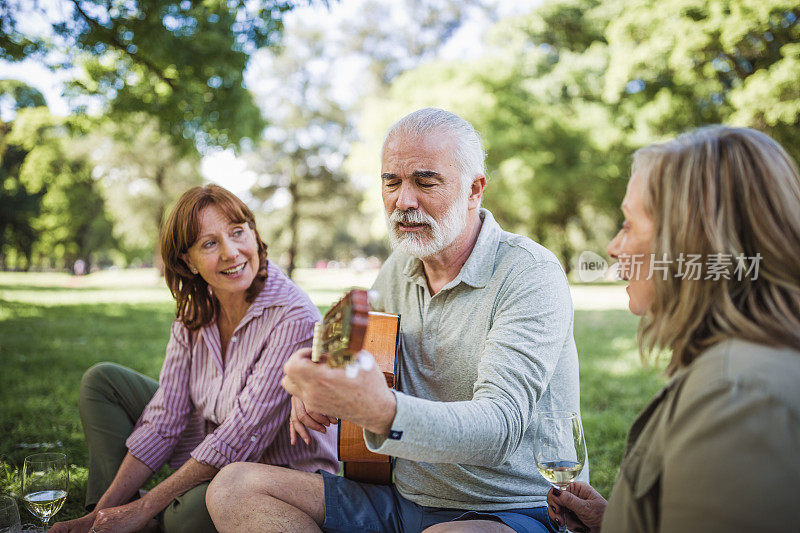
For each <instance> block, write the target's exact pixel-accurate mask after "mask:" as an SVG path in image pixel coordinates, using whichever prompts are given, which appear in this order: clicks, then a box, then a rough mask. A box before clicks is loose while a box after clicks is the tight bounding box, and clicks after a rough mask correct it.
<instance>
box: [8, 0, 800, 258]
mask: <svg viewBox="0 0 800 533" xmlns="http://www.w3.org/2000/svg"><path fill="white" fill-rule="evenodd" d="M59 6H60V7H58V8H57V9H56V8H53V7H52V6H47V5H45V6H44V7H41V6H39V4H36V5H29V2H24V1H22V0H12V1H10V2H6V3H4V4H3V5H2V6H0V25H2V29H3V32H2V38H0V58H2V59H5V60H6V61H23V60H26V59H28V60H30V59H31V58H34V59H37V60H38V61H40V62H41V63H44V64H47V65H49V66H51V67H52V68H54V69H55V70H56V72H60V73H62V74H61V75H62V76H66V79H67V83H66V84H65V92H64V94H65V97H66V99H67V101H68V102H69V106H70V107H69V113H68V116H66V117H62V116H53V115H52V114H51V113H50V112H48V111H47V110H46V108H44V107H43V104H44V100H43V98H42V97H41V94H38V93H37V92H36V91H35V90H34V89H32V88H30V87H27V88H26V87H25V86H24V85H23V84H19V83H18V82H10V81H6V82H4V83H5V85H3V86H2V90H0V95H2V96H0V114H2V117H3V120H4V122H2V124H0V135H2V141H0V153H1V154H2V160H0V172H2V174H0V177H2V180H3V181H2V184H3V186H2V190H0V202H2V203H0V208H2V212H1V213H0V236H2V238H3V241H2V247H1V248H0V262H2V264H3V265H4V266H5V267H7V268H29V267H31V266H33V267H44V266H46V265H51V266H53V267H59V268H60V267H69V265H70V261H74V260H75V259H74V258H77V257H81V258H82V259H83V260H84V261H86V260H87V259H85V258H83V256H87V257H89V260H90V262H92V263H97V262H99V261H106V262H108V261H113V262H116V263H118V264H121V265H126V264H132V263H134V264H135V263H137V262H138V261H145V262H149V261H150V259H149V257H151V251H152V250H153V247H154V243H155V242H156V238H157V231H158V225H159V224H160V223H161V221H162V220H163V216H164V212H165V209H168V208H169V206H170V205H171V203H172V202H173V201H174V199H175V196H176V195H177V194H179V193H180V192H181V191H182V190H184V189H185V188H187V187H189V186H191V185H193V184H196V183H200V182H201V181H202V180H203V179H205V180H208V179H214V180H216V181H219V182H221V183H223V184H226V183H234V178H236V179H239V181H240V182H242V183H245V185H244V186H242V187H241V188H240V189H239V194H241V195H242V196H243V197H244V199H245V200H246V201H248V202H249V203H250V204H251V206H252V207H254V209H255V210H256V211H257V214H258V218H259V220H260V221H261V229H262V233H263V234H264V236H265V237H266V238H267V239H268V240H269V244H270V257H272V258H273V259H279V260H280V262H281V264H283V265H284V266H285V267H287V269H288V270H290V271H291V270H292V269H294V268H295V266H297V265H305V266H307V265H311V264H314V263H315V262H317V261H318V260H321V259H337V260H347V259H350V258H352V257H357V256H361V255H372V254H376V255H379V256H385V254H386V253H387V252H388V249H387V248H386V242H385V241H386V239H385V227H384V221H383V213H382V204H381V202H380V189H379V180H378V178H377V176H378V173H379V167H380V148H381V142H382V140H383V135H384V134H385V131H386V129H387V128H388V126H389V125H390V124H391V123H393V122H394V121H395V120H397V119H398V118H399V117H401V116H402V115H403V114H405V113H408V112H410V111H413V110H415V109H418V108H420V107H424V106H430V105H433V106H438V107H444V108H447V109H450V110H452V111H454V112H456V113H459V114H461V115H462V116H464V117H465V118H467V119H468V120H470V121H471V122H472V123H473V124H474V125H475V126H476V128H477V129H478V130H479V131H480V132H481V133H482V135H483V137H484V141H485V144H486V147H487V152H488V159H487V165H488V173H489V177H490V181H489V187H488V188H487V190H486V195H485V199H484V205H485V206H486V207H487V208H489V209H490V210H492V211H493V212H494V214H495V215H496V217H497V218H498V220H499V221H500V223H501V224H502V225H503V226H504V227H505V228H507V229H509V230H511V231H515V232H519V233H524V234H526V235H529V236H531V237H532V238H534V239H536V240H538V241H540V242H542V243H543V244H544V245H546V246H548V247H550V248H551V249H552V250H553V251H555V252H556V253H557V254H558V255H559V257H560V258H561V259H562V261H563V262H564V264H565V267H567V269H569V268H570V266H571V265H572V262H573V260H574V258H575V257H576V255H577V254H579V253H580V251H582V250H584V249H592V250H596V251H600V250H602V249H604V245H605V242H606V241H607V239H608V238H609V237H610V236H611V234H612V233H613V231H614V228H615V227H616V225H617V224H618V223H619V217H620V215H619V208H618V204H619V202H620V200H621V198H622V195H623V193H624V187H625V183H626V180H627V176H628V167H629V164H630V154H631V153H632V151H633V150H635V149H636V148H638V147H640V146H642V145H645V144H648V143H650V142H654V141H658V140H662V139H666V138H669V137H672V136H674V135H676V134H678V133H680V132H682V131H685V130H686V129H690V128H694V127H698V126H702V125H705V124H711V123H720V122H721V123H729V124H737V125H747V126H753V127H756V128H759V129H761V130H764V131H766V132H767V133H769V134H770V135H772V136H774V137H775V138H776V139H777V140H778V141H779V142H781V143H782V144H783V145H784V146H785V147H786V148H787V149H788V150H789V151H790V153H792V154H793V155H794V157H795V158H796V159H797V158H798V157H800V133H799V132H800V128H798V126H799V125H800V124H798V121H799V120H800V75H798V73H799V72H800V29H798V17H800V7H798V6H797V3H796V1H795V2H792V1H789V0H662V1H660V2H656V1H655V0H636V1H635V2H631V1H627V0H550V1H546V2H538V1H536V0H530V1H529V2H516V3H514V5H513V6H512V5H510V4H509V3H503V2H500V1H499V0H469V1H466V2H464V1H456V0H400V1H397V2H389V1H387V0H352V1H348V2H343V3H332V4H330V5H329V6H328V5H327V3H326V2H321V1H320V2H313V1H307V2H303V3H301V4H299V5H296V4H295V3H293V2H279V1H267V0H260V1H255V2H245V1H244V0H238V1H234V2H228V1H223V0H209V1H206V2H202V3H198V2H191V1H188V0H184V1H177V0H173V1H168V0H138V1H134V2H125V3H118V2H111V3H106V2H100V1H99V0H71V2H66V3H63V5H61V4H59ZM31 13H33V14H34V15H37V16H39V17H40V18H41V19H42V20H46V21H48V23H47V24H45V25H44V27H45V29H44V30H43V29H42V27H43V25H42V24H39V25H38V26H36V25H34V30H35V31H34V30H31V29H30V25H28V26H26V23H25V21H26V20H27V19H26V17H28V15H30V14H31ZM282 39H283V41H282ZM65 73H66V74H65ZM14 83H16V85H15V84H14ZM219 149H226V150H228V152H225V153H226V154H229V155H228V156H226V157H230V158H231V159H230V160H235V158H239V160H238V162H239V163H241V165H242V168H243V170H240V171H237V172H238V174H239V176H238V177H237V176H234V175H233V174H235V173H237V172H234V169H233V168H232V167H230V166H229V167H221V168H220V167H218V170H217V171H216V173H214V172H210V171H208V170H207V167H208V165H207V163H208V161H209V160H211V159H213V157H212V155H213V154H214V153H216V152H215V150H219ZM204 169H205V170H204ZM203 174H204V175H205V177H204V178H203ZM81 187H82V188H81ZM72 189H75V190H81V191H83V193H82V194H81V195H80V197H81V198H83V200H81V201H83V202H84V204H85V206H90V205H91V206H92V207H91V210H90V209H89V208H85V209H83V210H82V211H81V210H75V217H76V219H75V225H74V227H73V226H70V224H68V223H67V221H66V220H63V219H64V218H65V217H68V213H71V212H72V211H70V208H68V206H69V205H72V204H70V202H78V200H77V199H74V200H69V199H68V195H67V191H70V190H72ZM59 190H61V191H62V192H63V194H62V193H58V192H57V191H59ZM48 195H50V196H49V197H48ZM95 198H99V200H97V201H95V200H93V199H95ZM92 202H95V203H92ZM86 212H93V213H96V216H95V217H94V219H95V220H96V224H95V225H94V226H92V225H87V221H85V220H84V221H82V222H81V217H80V215H82V214H84V213H86ZM56 213H60V214H58V215H57V214H56ZM59 217H61V218H59ZM56 220H62V222H61V223H56V222H55V221H56ZM109 225H110V227H111V228H112V229H111V231H110V232H109V231H108V228H109ZM70 228H71V229H70ZM76 232H77V233H81V234H86V235H87V237H86V242H83V243H82V242H79V239H77V238H76V237H75V236H74V235H73V234H75V233H76ZM68 234H70V235H73V237H68ZM90 236H91V237H90ZM87 247H88V248H91V249H92V250H91V251H88V252H87V251H86V250H88V248H87ZM45 255H49V257H47V258H46V257H45Z"/></svg>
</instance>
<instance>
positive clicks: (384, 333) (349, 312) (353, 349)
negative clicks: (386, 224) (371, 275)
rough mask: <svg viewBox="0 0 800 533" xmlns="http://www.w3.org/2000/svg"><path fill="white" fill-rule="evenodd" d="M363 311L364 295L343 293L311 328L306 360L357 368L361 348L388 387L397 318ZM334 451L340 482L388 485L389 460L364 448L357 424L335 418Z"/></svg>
mask: <svg viewBox="0 0 800 533" xmlns="http://www.w3.org/2000/svg"><path fill="white" fill-rule="evenodd" d="M369 308H370V306H369V298H368V295H367V291H365V290H361V289H353V290H351V291H350V292H348V293H347V294H346V295H345V296H344V297H343V298H342V299H341V300H339V301H338V302H337V303H336V304H335V305H334V306H333V307H331V309H330V311H328V312H327V313H326V314H325V317H324V318H323V319H322V322H321V323H317V324H316V327H315V329H314V344H313V346H312V351H311V359H312V360H313V361H314V362H319V361H320V360H321V359H322V355H323V354H325V355H326V356H327V357H326V360H325V362H326V363H327V364H328V365H329V366H331V367H335V368H341V367H347V366H348V365H355V364H357V363H356V354H358V352H359V351H361V350H362V349H363V350H366V351H368V352H369V353H371V354H372V355H373V356H374V357H375V363H376V364H377V365H378V368H380V369H381V371H382V372H383V376H384V377H385V378H386V384H387V385H388V386H389V387H390V388H394V386H395V365H396V362H397V353H398V350H397V346H398V340H399V334H400V316H399V315H393V314H389V313H377V312H373V311H370V310H369ZM338 448H339V460H340V461H342V463H344V476H345V477H346V478H348V479H352V480H353V481H359V482H362V483H376V484H381V485H388V484H390V483H391V482H392V463H391V457H390V456H388V455H381V454H377V453H373V452H371V451H369V450H368V449H367V445H366V444H365V443H364V434H363V428H362V427H361V426H357V425H356V424H354V423H352V422H348V421H347V420H340V421H339V445H338Z"/></svg>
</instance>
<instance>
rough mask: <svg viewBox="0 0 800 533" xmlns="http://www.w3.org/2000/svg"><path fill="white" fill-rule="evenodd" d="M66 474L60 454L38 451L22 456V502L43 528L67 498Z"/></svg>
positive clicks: (67, 474) (45, 529)
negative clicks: (23, 461)
mask: <svg viewBox="0 0 800 533" xmlns="http://www.w3.org/2000/svg"><path fill="white" fill-rule="evenodd" d="M68 490H69V473H68V471H67V456H66V455H64V454H63V453H37V454H34V455H29V456H28V457H26V458H25V463H24V465H23V470H22V494H23V496H22V501H23V502H24V503H25V507H27V508H28V510H29V511H30V512H31V513H32V514H33V515H35V516H37V517H38V518H39V519H40V520H41V521H42V531H43V532H46V531H47V522H49V521H50V518H51V517H52V516H53V515H54V514H56V513H57V512H58V511H59V510H60V509H61V506H62V505H64V502H65V501H66V499H67V491H68Z"/></svg>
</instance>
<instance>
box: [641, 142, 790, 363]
mask: <svg viewBox="0 0 800 533" xmlns="http://www.w3.org/2000/svg"><path fill="white" fill-rule="evenodd" d="M633 171H634V172H637V171H640V172H642V177H643V178H644V205H645V210H646V211H647V212H648V215H649V216H650V217H651V218H652V220H653V223H654V241H653V250H652V251H653V254H654V255H653V257H654V258H655V259H662V258H666V259H668V274H667V275H666V276H663V277H662V276H657V275H654V276H653V282H654V288H655V297H654V301H653V303H652V304H651V305H650V307H649V309H648V311H647V313H646V315H645V317H644V319H643V320H642V321H641V322H640V325H639V334H638V340H639V346H640V348H641V351H642V353H643V354H644V355H649V354H652V353H653V352H655V351H658V350H662V349H666V350H669V351H671V352H672V356H671V359H670V362H669V364H668V366H667V373H668V374H670V375H671V374H673V373H674V372H675V371H676V370H677V369H679V368H681V367H685V366H688V365H689V364H690V363H691V362H692V361H693V360H694V359H695V358H696V357H697V356H698V355H700V354H701V353H702V352H704V351H705V350H707V349H708V348H710V347H711V346H713V345H714V344H717V343H718V342H720V341H722V340H725V339H727V338H739V339H742V340H746V341H751V342H754V343H758V344H764V345H770V346H788V347H791V348H794V349H796V350H800V177H799V176H798V169H797V164H796V163H795V162H794V161H793V160H792V158H791V157H790V156H789V154H787V153H786V151H785V150H784V149H783V148H782V147H781V146H780V144H778V143H777V142H775V141H774V140H772V139H771V138H770V137H768V136H767V135H765V134H763V133H761V132H758V131H756V130H753V129H749V128H732V127H724V126H711V127H705V128H701V129H698V130H695V131H693V132H689V133H686V134H684V135H681V136H679V137H678V138H676V139H674V140H672V141H669V142H666V143H663V144H655V145H652V146H648V147H645V148H642V149H640V150H639V151H637V152H636V153H635V154H634V159H633ZM680 254H700V256H701V258H703V259H704V260H705V259H707V258H709V257H710V256H711V255H712V254H726V257H729V258H730V262H731V263H732V264H731V265H730V267H729V268H727V274H728V277H729V278H730V279H724V277H720V279H717V280H714V279H704V278H705V277H706V273H705V272H703V274H702V275H701V276H700V278H702V279H698V280H692V279H683V278H682V277H681V275H680V274H679V272H678V270H677V267H676V259H678V258H679V257H680ZM739 256H744V257H745V258H756V257H760V262H759V264H758V274H757V276H755V278H756V279H751V277H750V276H752V272H751V273H750V274H749V275H744V276H742V279H741V280H739V279H738V277H739V276H738V274H735V272H734V270H735V267H736V264H737V257H739ZM717 257H722V256H717ZM748 266H749V265H748Z"/></svg>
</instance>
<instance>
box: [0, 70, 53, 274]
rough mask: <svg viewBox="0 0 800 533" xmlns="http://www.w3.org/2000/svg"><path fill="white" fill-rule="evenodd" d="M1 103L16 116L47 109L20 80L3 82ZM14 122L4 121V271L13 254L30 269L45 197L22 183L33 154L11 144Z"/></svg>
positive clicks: (0, 242)
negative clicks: (35, 222)
mask: <svg viewBox="0 0 800 533" xmlns="http://www.w3.org/2000/svg"><path fill="white" fill-rule="evenodd" d="M0 103H2V104H3V107H5V108H7V109H8V110H9V111H11V112H13V113H17V112H18V111H19V110H20V109H25V108H34V107H41V106H44V105H45V101H44V97H43V96H42V94H41V93H40V92H39V91H37V90H36V89H34V88H32V87H29V86H27V85H25V84H24V83H22V82H19V81H16V80H3V81H0ZM13 126H14V124H13V122H2V121H0V268H5V266H6V258H7V257H8V255H9V254H11V255H13V256H16V258H19V260H15V263H16V264H17V265H19V266H20V267H21V268H25V269H27V268H30V264H31V256H32V254H33V243H34V242H35V241H36V237H37V232H36V230H35V229H34V228H33V226H32V220H33V219H34V218H35V217H36V216H38V214H39V213H40V211H41V199H42V193H41V192H40V191H30V190H28V188H27V187H26V186H25V184H24V183H23V182H22V181H21V180H20V167H21V166H22V163H23V162H24V161H25V158H26V157H27V156H28V153H29V151H28V150H26V149H25V148H23V147H22V146H20V145H17V144H13V143H9V142H8V136H9V134H10V133H11V130H12V128H13Z"/></svg>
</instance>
